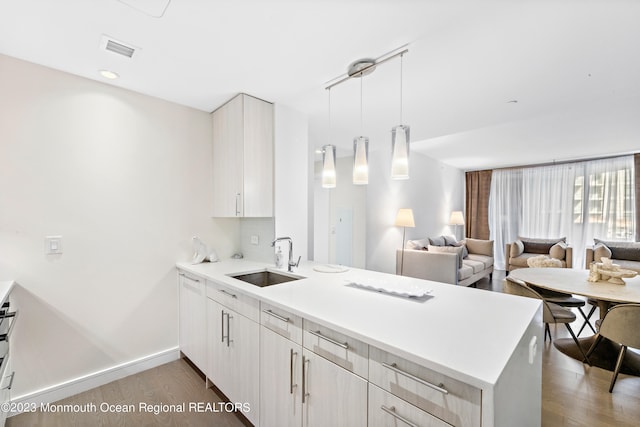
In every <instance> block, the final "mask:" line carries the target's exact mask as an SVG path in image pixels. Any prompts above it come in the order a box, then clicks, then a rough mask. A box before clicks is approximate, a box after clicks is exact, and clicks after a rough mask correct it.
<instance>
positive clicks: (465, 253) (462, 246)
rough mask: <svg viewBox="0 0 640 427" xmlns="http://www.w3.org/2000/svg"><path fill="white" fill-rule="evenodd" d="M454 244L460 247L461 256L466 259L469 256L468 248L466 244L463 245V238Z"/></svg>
mask: <svg viewBox="0 0 640 427" xmlns="http://www.w3.org/2000/svg"><path fill="white" fill-rule="evenodd" d="M454 246H457V247H460V248H462V258H463V259H466V258H467V257H468V256H469V250H468V249H467V245H465V242H464V240H460V241H459V242H458V243H456V244H455V245H454Z"/></svg>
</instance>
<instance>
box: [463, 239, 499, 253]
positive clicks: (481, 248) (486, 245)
mask: <svg viewBox="0 0 640 427" xmlns="http://www.w3.org/2000/svg"><path fill="white" fill-rule="evenodd" d="M465 244H466V245H467V249H469V253H472V254H477V255H486V256H491V257H492V256H493V240H482V239H472V238H471V237H467V238H466V239H465Z"/></svg>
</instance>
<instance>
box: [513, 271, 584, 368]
mask: <svg viewBox="0 0 640 427" xmlns="http://www.w3.org/2000/svg"><path fill="white" fill-rule="evenodd" d="M504 291H505V292H506V293H508V294H511V295H519V296H523V297H527V298H535V299H539V300H542V321H543V322H544V340H545V341H547V335H549V341H551V340H552V338H551V331H550V330H549V323H555V324H558V323H562V324H564V325H565V326H566V327H567V330H568V331H569V334H571V338H573V341H575V343H576V345H577V346H578V349H579V350H580V353H581V354H582V356H583V362H584V361H586V362H587V363H588V364H589V365H591V362H590V361H589V358H588V357H587V354H585V352H584V350H583V349H582V346H581V345H580V342H579V341H578V337H576V334H575V333H574V332H573V329H571V326H569V323H572V322H573V321H575V320H576V314H575V313H574V312H573V311H571V310H568V309H566V308H564V307H561V306H559V305H557V304H554V303H551V302H547V301H546V300H545V299H544V298H543V297H542V295H540V294H539V293H537V292H536V291H535V290H533V289H531V288H530V287H529V286H527V284H526V283H525V282H523V281H522V280H519V279H514V278H513V277H511V276H507V277H506V278H505V279H504Z"/></svg>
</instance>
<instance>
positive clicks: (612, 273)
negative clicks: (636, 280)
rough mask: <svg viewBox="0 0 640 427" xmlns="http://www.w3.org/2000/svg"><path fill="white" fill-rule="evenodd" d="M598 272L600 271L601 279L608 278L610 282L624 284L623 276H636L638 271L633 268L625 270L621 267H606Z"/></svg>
mask: <svg viewBox="0 0 640 427" xmlns="http://www.w3.org/2000/svg"><path fill="white" fill-rule="evenodd" d="M598 272H599V273H600V278H601V280H603V281H604V280H606V281H607V282H609V283H614V284H616V285H624V284H625V283H624V280H622V278H628V279H630V278H632V277H636V275H637V274H638V272H636V271H633V270H624V269H621V268H617V269H615V268H614V269H613V270H610V269H606V268H602V267H601V268H599V269H598Z"/></svg>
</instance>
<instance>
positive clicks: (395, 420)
mask: <svg viewBox="0 0 640 427" xmlns="http://www.w3.org/2000/svg"><path fill="white" fill-rule="evenodd" d="M390 426H394V427H395V426H409V427H411V426H415V427H417V426H420V427H450V426H451V424H448V423H445V422H444V421H442V420H441V419H439V418H437V417H434V416H433V415H431V414H429V413H428V412H426V411H423V410H422V409H420V408H417V407H415V406H413V405H411V404H410V403H407V402H405V401H404V400H402V399H400V398H398V397H396V396H394V395H393V394H391V393H388V392H386V391H384V390H382V389H381V388H379V387H376V386H375V385H373V384H371V383H369V427H390Z"/></svg>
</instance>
